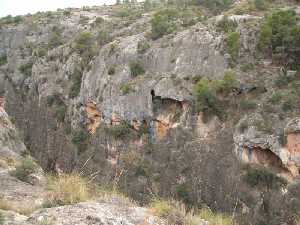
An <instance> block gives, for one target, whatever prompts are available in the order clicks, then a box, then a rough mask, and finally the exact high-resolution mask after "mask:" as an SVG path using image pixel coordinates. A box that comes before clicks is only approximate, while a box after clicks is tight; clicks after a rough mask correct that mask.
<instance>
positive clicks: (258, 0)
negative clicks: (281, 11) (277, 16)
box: [254, 0, 267, 10]
mask: <svg viewBox="0 0 300 225" xmlns="http://www.w3.org/2000/svg"><path fill="white" fill-rule="evenodd" d="M254 6H255V8H256V9H259V10H265V9H266V7H267V3H266V1H265V0H254Z"/></svg>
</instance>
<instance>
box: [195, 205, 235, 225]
mask: <svg viewBox="0 0 300 225" xmlns="http://www.w3.org/2000/svg"><path fill="white" fill-rule="evenodd" d="M197 216H198V217H200V218H202V219H204V220H206V221H208V223H209V224H210V225H237V223H236V222H235V221H234V220H233V218H232V217H230V216H228V215H225V214H220V213H214V212H212V211H211V210H210V209H208V208H205V209H201V210H200V212H199V213H198V215H197Z"/></svg>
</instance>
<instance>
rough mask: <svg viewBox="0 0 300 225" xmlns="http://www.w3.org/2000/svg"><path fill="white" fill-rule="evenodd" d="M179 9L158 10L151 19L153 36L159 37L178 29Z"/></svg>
mask: <svg viewBox="0 0 300 225" xmlns="http://www.w3.org/2000/svg"><path fill="white" fill-rule="evenodd" d="M177 16H178V15H177V11H176V10H174V9H164V10H160V11H158V12H156V13H155V14H154V16H153V18H152V19H151V28H152V30H151V32H152V38H153V39H158V38H160V37H162V36H164V35H166V34H170V33H173V32H174V31H175V30H176V22H175V20H176V19H177Z"/></svg>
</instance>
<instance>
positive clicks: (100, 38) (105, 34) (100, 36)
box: [96, 27, 111, 45]
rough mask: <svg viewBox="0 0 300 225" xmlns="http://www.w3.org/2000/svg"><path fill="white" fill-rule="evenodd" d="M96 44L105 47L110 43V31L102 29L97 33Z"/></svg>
mask: <svg viewBox="0 0 300 225" xmlns="http://www.w3.org/2000/svg"><path fill="white" fill-rule="evenodd" d="M96 39H97V42H98V43H99V44H100V45H105V44H107V43H109V42H110V41H111V36H110V29H109V28H106V27H104V28H103V29H101V30H100V31H99V32H98V33H97V37H96Z"/></svg>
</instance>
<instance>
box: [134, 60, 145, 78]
mask: <svg viewBox="0 0 300 225" xmlns="http://www.w3.org/2000/svg"><path fill="white" fill-rule="evenodd" d="M130 73H131V76H133V77H137V76H139V75H142V74H144V73H145V70H144V68H143V66H142V65H141V63H140V62H139V61H135V62H131V63H130Z"/></svg>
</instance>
